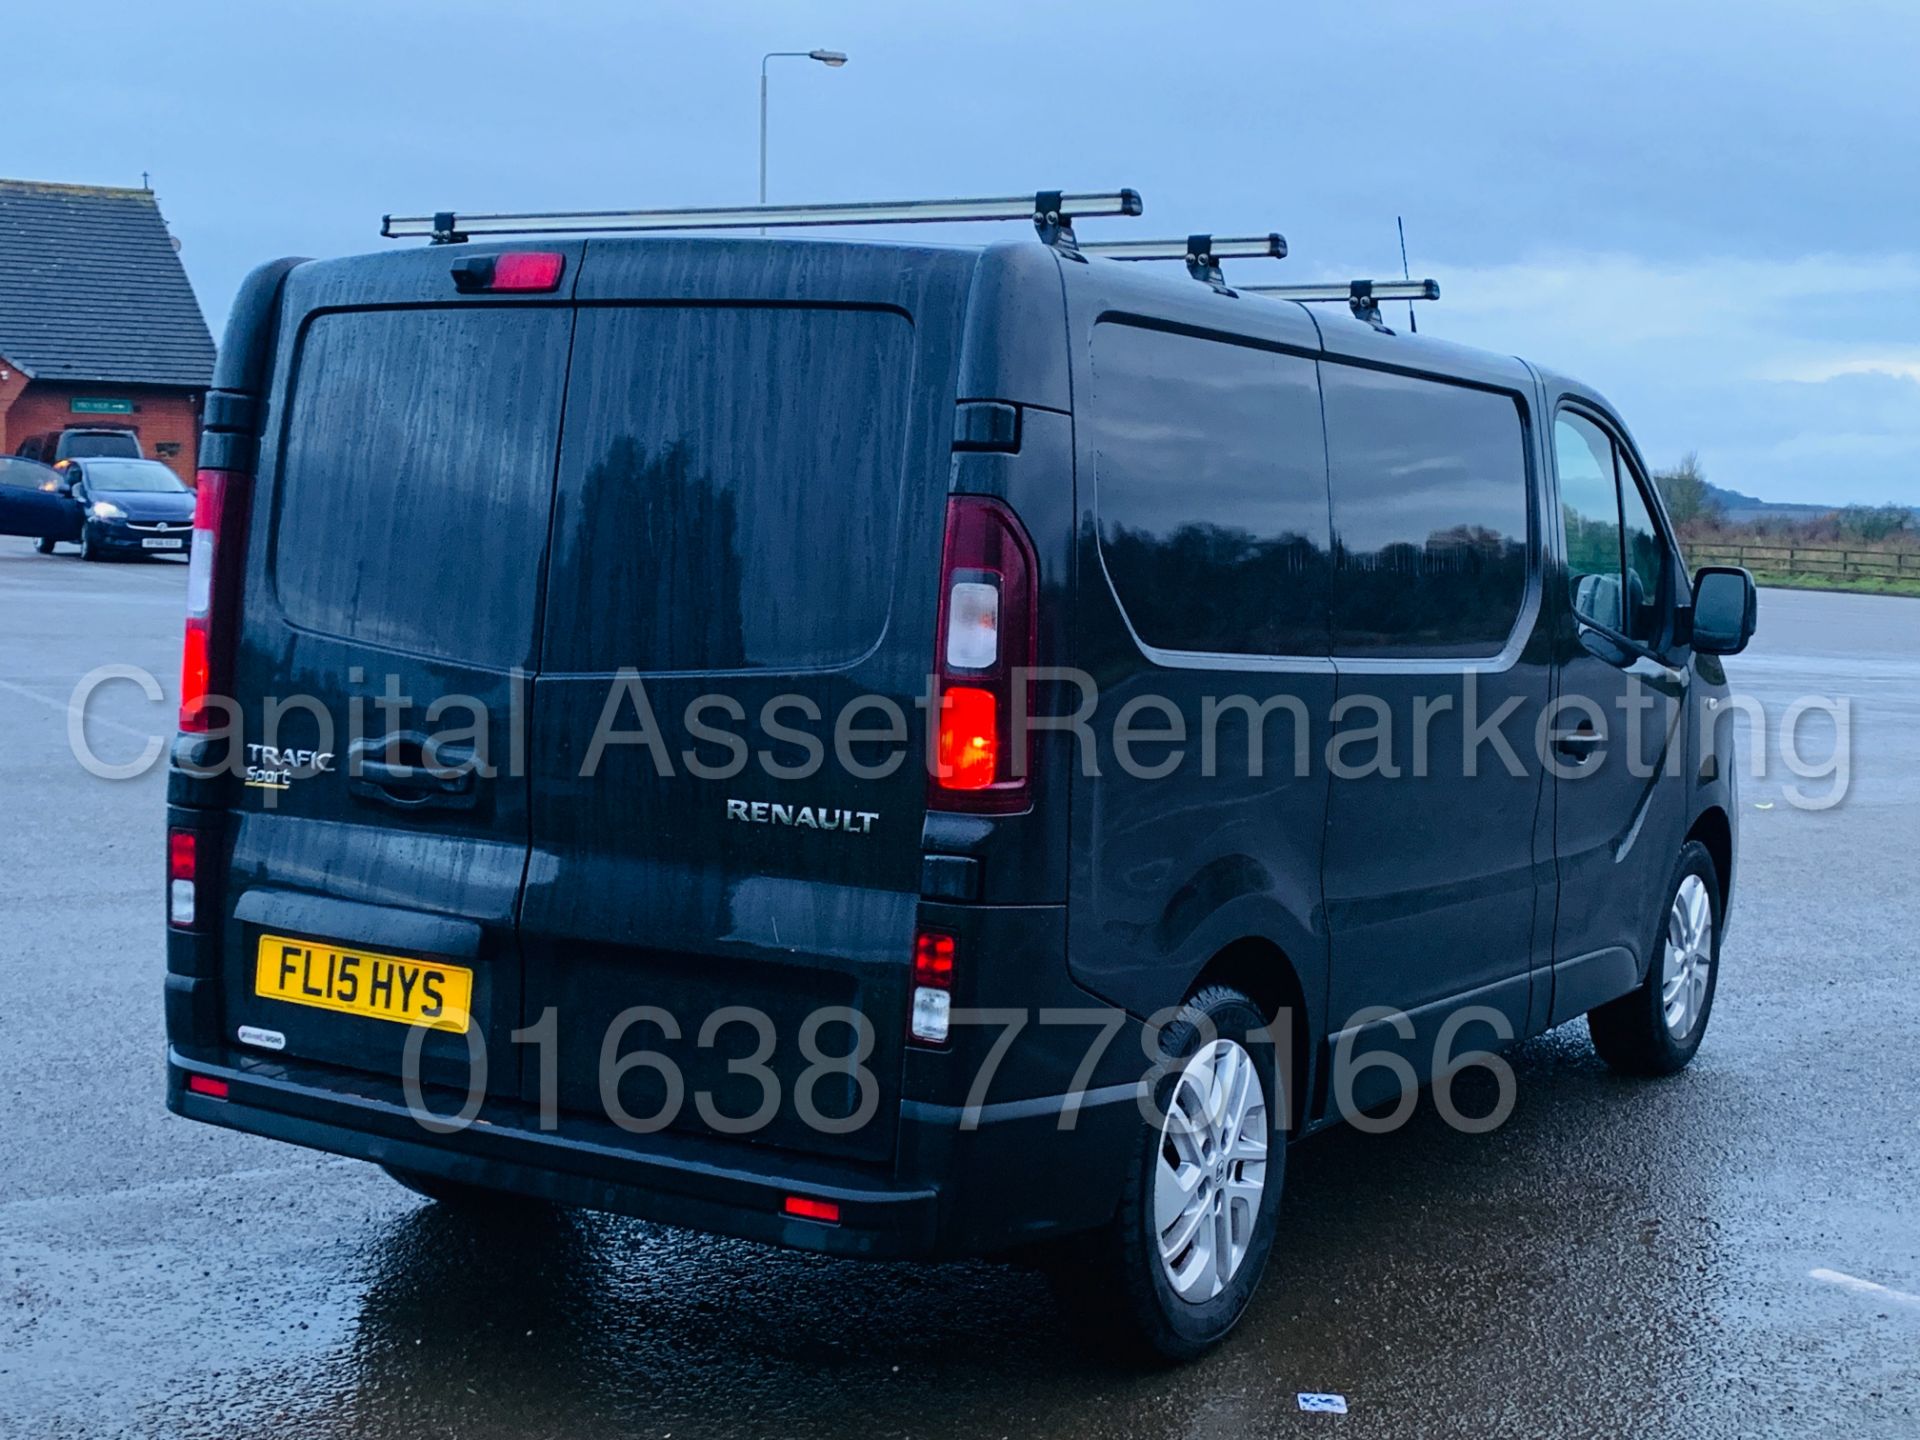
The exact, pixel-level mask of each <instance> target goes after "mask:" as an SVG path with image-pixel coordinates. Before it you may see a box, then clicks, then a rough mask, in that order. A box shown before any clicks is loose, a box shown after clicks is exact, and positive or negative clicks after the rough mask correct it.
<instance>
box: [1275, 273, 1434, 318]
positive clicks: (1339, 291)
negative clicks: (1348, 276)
mask: <svg viewBox="0 0 1920 1440" xmlns="http://www.w3.org/2000/svg"><path fill="white" fill-rule="evenodd" d="M1238 288H1239V289H1240V290H1242V291H1244V292H1245V293H1246V294H1249V295H1269V296H1272V297H1273V298H1274V299H1276V300H1298V301H1301V302H1302V303H1304V304H1314V303H1316V302H1323V301H1324V302H1331V301H1336V300H1344V301H1346V302H1347V304H1348V305H1349V306H1350V307H1352V310H1353V313H1354V314H1355V316H1357V317H1358V318H1360V319H1362V320H1364V321H1366V322H1367V323H1368V324H1369V325H1375V326H1380V325H1381V321H1380V302H1381V301H1382V300H1438V299H1439V298H1440V282H1439V281H1438V280H1348V281H1346V282H1345V283H1344V284H1339V283H1336V284H1332V285H1242V286H1239V287H1238ZM1381 328H1385V327H1384V326H1382V327H1381Z"/></svg>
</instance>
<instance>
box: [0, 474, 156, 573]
mask: <svg viewBox="0 0 1920 1440" xmlns="http://www.w3.org/2000/svg"><path fill="white" fill-rule="evenodd" d="M193 505H194V492H193V491H192V490H190V489H189V488H187V486H185V485H183V484H181V483H180V477H179V476H177V475H175V474H174V473H173V471H172V470H170V469H168V468H167V467H166V466H165V465H163V464H161V463H160V462H159V461H158V460H129V459H123V458H120V457H117V456H115V457H101V458H91V459H85V460H67V461H63V462H61V463H60V464H59V465H57V466H47V465H42V464H40V463H39V462H38V461H35V460H28V459H24V458H22V457H18V456H10V457H6V458H0V535H25V536H28V537H30V538H32V539H35V540H37V541H39V542H40V543H39V547H38V548H39V551H40V553H41V554H42V555H51V554H52V553H53V547H54V546H55V545H58V544H60V543H61V542H62V541H66V542H68V543H70V544H74V545H78V546H79V547H80V558H81V559H82V560H100V559H105V558H107V557H108V556H113V555H130V556H143V555H155V554H159V555H167V554H173V555H185V554H186V551H187V542H188V540H189V539H190V538H191V537H192V535H193Z"/></svg>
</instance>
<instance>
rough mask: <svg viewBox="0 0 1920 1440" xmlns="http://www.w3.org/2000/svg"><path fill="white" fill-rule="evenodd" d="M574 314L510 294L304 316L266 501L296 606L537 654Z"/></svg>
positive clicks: (378, 636)
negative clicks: (514, 300) (272, 504)
mask: <svg viewBox="0 0 1920 1440" xmlns="http://www.w3.org/2000/svg"><path fill="white" fill-rule="evenodd" d="M571 324H572V315H571V312H569V311H566V310H546V309H536V308H532V307H519V306H516V307H513V308H510V309H509V308H502V309H491V308H486V307H480V306H475V307H470V308H464V309H458V310H389V311H357V312H347V313H341V314H333V315H322V316H320V317H319V318H318V319H316V320H315V321H313V323H312V324H311V325H310V326H309V327H308V329H307V332H306V335H305V338H304V339H303V340H302V342H301V347H300V354H299V358H298V361H297V364H296V369H295V378H294V386H293V399H292V405H291V410H290V412H289V416H288V428H287V440H286V448H285V450H284V452H283V455H282V458H281V462H280V471H279V484H278V498H277V501H276V505H277V509H276V525H275V539H274V565H275V577H276V583H277V586H278V590H279V596H280V603H281V606H282V607H283V609H284V610H285V612H286V615H287V618H288V619H289V620H290V621H292V622H293V623H294V624H296V625H300V626H302V627H304V628H306V629H310V630H317V631H320V632H322V633H324V634H329V635H338V636H342V637H345V638H348V639H353V640H358V641H362V642H365V643H367V644H370V645H381V646H388V647H391V648H394V649H399V650H407V651H412V652H414V653H418V654H424V655H431V656H434V657H436V658H440V659H446V660H452V661H459V662H463V663H467V664H473V665H479V666H484V667H490V668H500V669H504V668H507V667H510V666H514V665H528V664H530V663H531V661H532V658H533V624H534V615H535V612H536V608H537V603H538V589H539V579H540V559H541V555H542V552H543V551H544V549H545V547H546V536H547V518H548V513H549V508H550V506H551V503H552V494H553V457H554V449H555V446H556V444H557V443H558V440H559V433H560V412H561V392H562V388H563V386H564V384H565V379H566V362H567V338H568V331H569V328H570V326H571Z"/></svg>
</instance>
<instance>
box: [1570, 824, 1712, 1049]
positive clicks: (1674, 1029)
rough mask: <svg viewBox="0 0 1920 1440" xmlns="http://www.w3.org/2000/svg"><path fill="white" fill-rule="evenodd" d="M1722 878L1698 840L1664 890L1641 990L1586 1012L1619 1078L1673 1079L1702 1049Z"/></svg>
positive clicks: (1688, 846) (1688, 847) (1709, 1009)
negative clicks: (1669, 1077)
mask: <svg viewBox="0 0 1920 1440" xmlns="http://www.w3.org/2000/svg"><path fill="white" fill-rule="evenodd" d="M1720 923H1721V916H1720V879H1719V873H1718V871H1717V870H1716V869H1715V868H1714V863H1713V856H1712V855H1711V854H1710V853H1708V851H1707V847H1706V846H1704V845H1702V844H1701V843H1700V842H1699V841H1698V840H1690V841H1688V842H1687V844H1686V845H1685V846H1684V847H1682V849H1681V851H1680V858H1679V860H1678V861H1677V862H1676V863H1675V865H1674V868H1673V876H1672V878H1671V879H1670V880H1668V882H1667V886H1666V889H1665V890H1663V891H1662V892H1661V905H1660V910H1659V913H1658V914H1657V915H1656V916H1655V918H1654V921H1653V931H1652V935H1651V936H1650V943H1649V944H1648V947H1647V953H1648V954H1649V955H1650V956H1651V957H1652V958H1651V959H1650V960H1649V961H1648V963H1647V978H1646V981H1645V982H1644V983H1643V984H1642V985H1641V986H1640V988H1639V989H1637V990H1634V991H1632V992H1631V993H1630V994H1626V995H1622V996H1621V997H1620V998H1619V999H1618V1000H1612V1001H1609V1002H1608V1003H1607V1004H1605V1005H1602V1006H1599V1007H1598V1008H1596V1009H1593V1010H1589V1011H1588V1012H1587V1030H1588V1032H1589V1033H1590V1034H1591V1035H1592V1036H1593V1048H1594V1049H1595V1050H1598V1051H1599V1052H1600V1058H1601V1059H1603V1060H1605V1061H1606V1062H1607V1064H1609V1065H1610V1066H1612V1067H1613V1068H1614V1069H1615V1070H1618V1071H1620V1072H1621V1073H1622V1074H1624V1075H1671V1074H1673V1073H1674V1072H1675V1071H1677V1070H1682V1069H1685V1068H1686V1065H1687V1062H1688V1061H1690V1060H1692V1059H1693V1057H1694V1053H1695V1052H1696V1051H1697V1050H1699V1048H1700V1041H1701V1038H1702V1037H1703V1036H1704V1035H1705V1034H1706V1032H1707V1020H1708V1019H1709V1018H1710V1017H1711V1016H1712V1014H1713V995H1714V991H1715V990H1716V989H1717V988H1718V985H1719V980H1720Z"/></svg>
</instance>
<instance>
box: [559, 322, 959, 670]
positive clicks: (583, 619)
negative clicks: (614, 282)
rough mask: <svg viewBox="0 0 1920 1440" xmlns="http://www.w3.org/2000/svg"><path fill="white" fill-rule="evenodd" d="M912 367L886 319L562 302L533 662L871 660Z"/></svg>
mask: <svg viewBox="0 0 1920 1440" xmlns="http://www.w3.org/2000/svg"><path fill="white" fill-rule="evenodd" d="M913 360H914V344H913V326H912V324H911V322H909V321H908V319H907V318H906V317H905V316H904V315H902V314H900V313H899V312H897V311H892V310H882V309H856V308H827V307H793V306H722V305H713V306H676V305H660V306H614V307H607V308H599V309H594V308H590V309H583V310H582V311H581V312H580V319H579V333H578V338H577V340H576V343H575V349H574V363H573V382H572V388H571V390H570V392H569V395H568V401H567V423H566V439H565V443H564V445H563V447H562V454H561V461H560V481H559V499H558V503H557V508H556V511H555V528H554V561H553V579H552V583H551V586H550V589H549V592H548V598H549V604H550V612H549V622H548V625H547V634H546V646H545V652H544V656H543V660H542V668H543V669H544V670H547V671H550V672H561V673H576V674H590V673H602V672H606V671H612V670H616V669H619V668H621V667H625V666H631V667H633V668H635V669H638V670H643V671H689V670H692V671H730V670H755V669H783V670H799V669H810V668H823V667H830V666H836V665H842V664H846V663H848V662H850V661H853V660H856V659H858V658H859V657H860V656H861V655H863V654H865V653H866V652H867V651H868V650H870V649H871V648H872V647H873V646H874V644H875V643H876V642H877V641H878V640H879V639H880V637H881V635H882V634H883V633H884V632H885V630H886V625H887V618H888V608H889V604H890V600H891V596H892V593H893V576H894V566H895V563H896V559H897V556H896V549H897V543H896V537H895V527H896V521H897V518H898V515H899V509H900V486H901V481H902V475H903V461H904V446H905V441H906V429H907V419H908V400H909V398H910V396H911V395H912V386H913ZM931 558H932V557H929V561H930V562H931Z"/></svg>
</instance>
